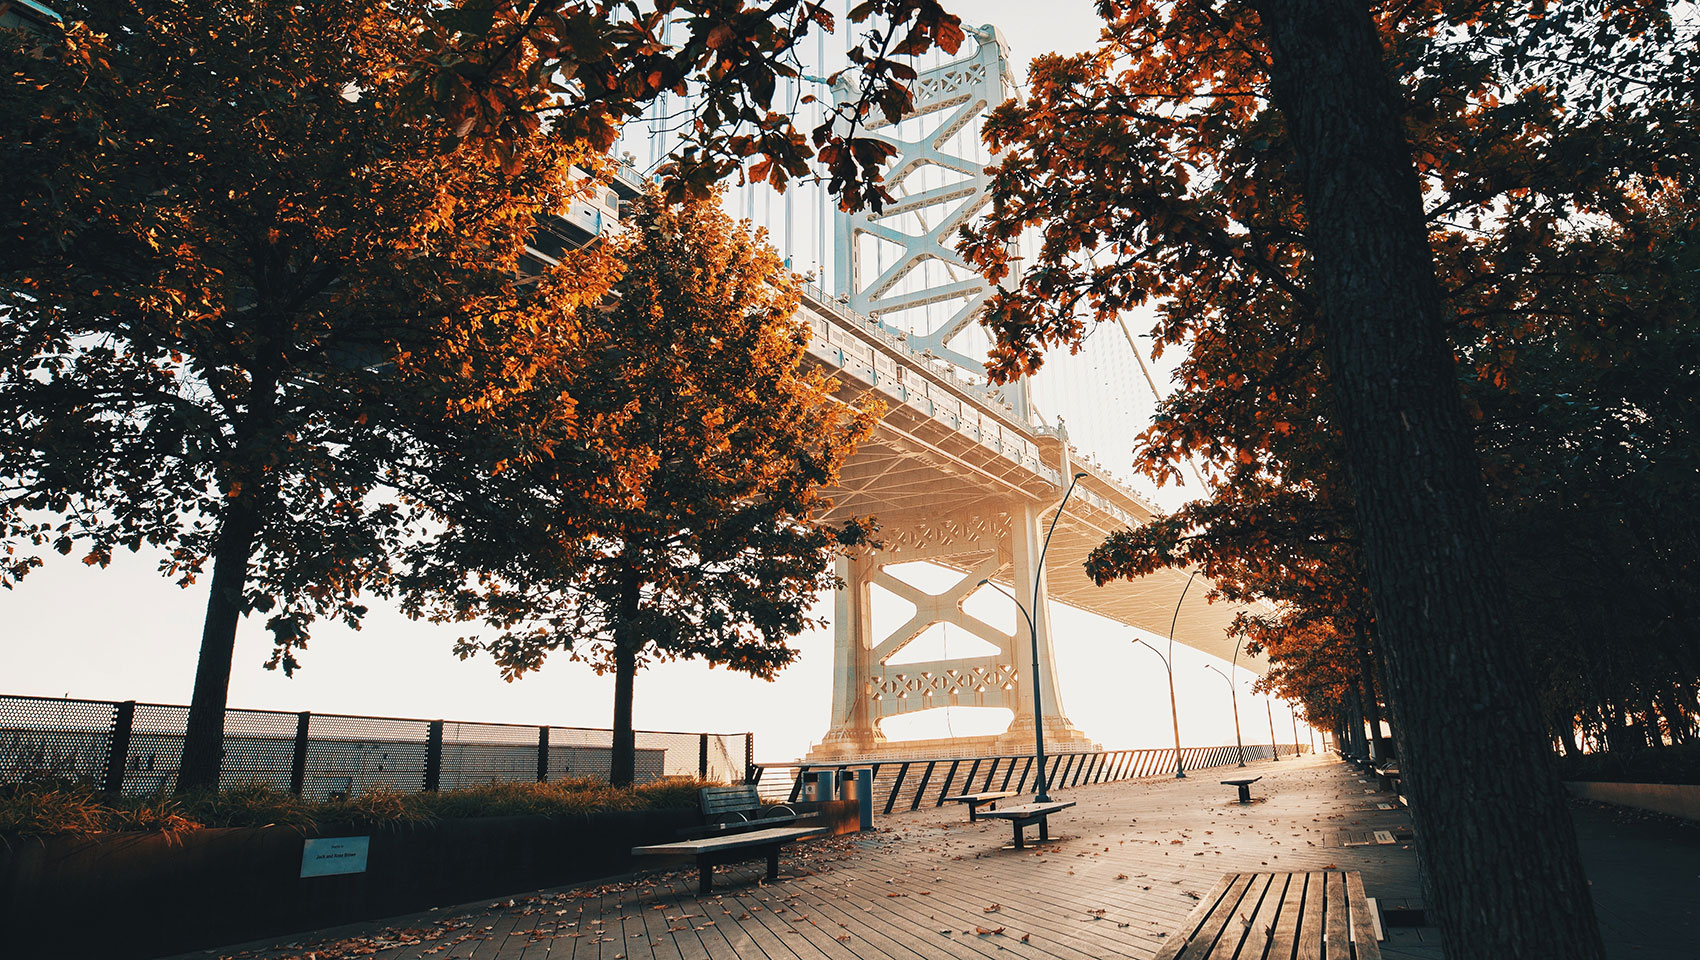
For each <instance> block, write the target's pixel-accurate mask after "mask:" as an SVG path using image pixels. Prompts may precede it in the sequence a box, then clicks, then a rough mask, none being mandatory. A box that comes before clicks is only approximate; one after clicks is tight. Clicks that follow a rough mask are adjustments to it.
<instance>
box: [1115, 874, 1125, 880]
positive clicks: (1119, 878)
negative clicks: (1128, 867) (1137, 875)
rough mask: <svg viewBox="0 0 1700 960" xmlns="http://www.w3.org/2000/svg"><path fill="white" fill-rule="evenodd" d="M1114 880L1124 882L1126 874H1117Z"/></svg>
mask: <svg viewBox="0 0 1700 960" xmlns="http://www.w3.org/2000/svg"><path fill="white" fill-rule="evenodd" d="M1116 879H1117V880H1126V879H1127V874H1125V873H1118V874H1116Z"/></svg>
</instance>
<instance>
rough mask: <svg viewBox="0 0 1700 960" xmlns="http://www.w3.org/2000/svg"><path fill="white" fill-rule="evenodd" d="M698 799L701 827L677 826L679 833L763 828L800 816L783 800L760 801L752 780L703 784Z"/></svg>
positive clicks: (691, 834)
mask: <svg viewBox="0 0 1700 960" xmlns="http://www.w3.org/2000/svg"><path fill="white" fill-rule="evenodd" d="M697 802H698V803H699V804H700V805H701V807H702V818H703V821H704V823H703V825H702V826H700V827H686V828H685V829H683V830H680V831H679V836H681V837H706V836H716V835H721V836H724V835H726V834H731V833H742V832H744V831H747V830H765V829H768V828H771V827H782V826H784V825H786V824H789V823H796V822H797V820H798V818H799V816H800V815H799V814H798V813H797V812H796V811H795V810H792V809H791V808H790V807H788V806H786V805H784V804H782V803H781V804H773V805H768V804H764V803H762V802H761V795H760V794H758V793H757V792H756V785H755V784H753V783H739V784H734V785H732V786H729V787H703V788H702V789H701V790H700V791H698V793H697Z"/></svg>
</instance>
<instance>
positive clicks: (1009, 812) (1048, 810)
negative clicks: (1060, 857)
mask: <svg viewBox="0 0 1700 960" xmlns="http://www.w3.org/2000/svg"><path fill="white" fill-rule="evenodd" d="M1072 806H1074V801H1073V800H1052V801H1049V802H1047V803H1023V804H1019V805H1017V806H1013V807H1004V808H1003V809H1002V810H993V811H992V812H991V813H984V814H981V816H982V817H988V818H990V819H993V820H1008V821H1009V823H1010V826H1012V827H1014V828H1015V849H1017V850H1024V849H1026V848H1027V844H1025V843H1023V842H1022V836H1021V832H1022V831H1023V830H1025V829H1026V828H1027V827H1028V825H1030V824H1033V823H1037V824H1039V839H1040V840H1049V839H1051V834H1050V830H1049V824H1047V823H1046V818H1047V817H1049V816H1050V815H1051V814H1053V813H1056V812H1057V811H1058V810H1067V809H1068V808H1069V807H1072Z"/></svg>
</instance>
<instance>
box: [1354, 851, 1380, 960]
mask: <svg viewBox="0 0 1700 960" xmlns="http://www.w3.org/2000/svg"><path fill="white" fill-rule="evenodd" d="M1346 903H1347V909H1348V910H1349V911H1350V912H1349V913H1348V914H1347V915H1348V916H1350V917H1351V918H1352V946H1353V947H1355V948H1356V949H1357V960H1381V944H1379V943H1377V942H1376V940H1375V918H1374V917H1373V916H1371V915H1370V909H1369V898H1368V897H1367V896H1365V895H1364V876H1363V874H1361V873H1359V872H1358V871H1356V870H1348V871H1346Z"/></svg>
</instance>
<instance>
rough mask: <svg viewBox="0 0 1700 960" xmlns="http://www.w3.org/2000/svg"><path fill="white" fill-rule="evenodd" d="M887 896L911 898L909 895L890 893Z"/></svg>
mask: <svg viewBox="0 0 1700 960" xmlns="http://www.w3.org/2000/svg"><path fill="white" fill-rule="evenodd" d="M886 896H888V897H907V896H909V894H907V893H888V894H886Z"/></svg>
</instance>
